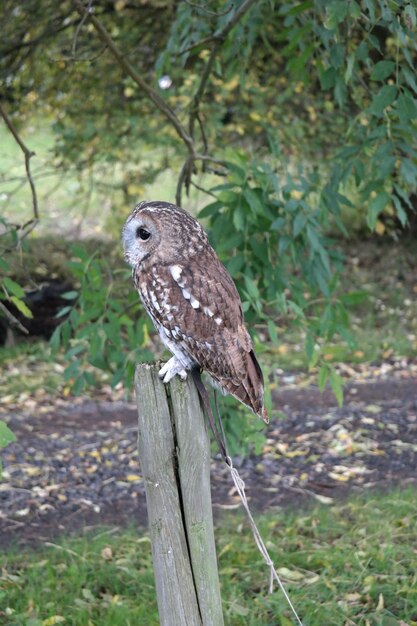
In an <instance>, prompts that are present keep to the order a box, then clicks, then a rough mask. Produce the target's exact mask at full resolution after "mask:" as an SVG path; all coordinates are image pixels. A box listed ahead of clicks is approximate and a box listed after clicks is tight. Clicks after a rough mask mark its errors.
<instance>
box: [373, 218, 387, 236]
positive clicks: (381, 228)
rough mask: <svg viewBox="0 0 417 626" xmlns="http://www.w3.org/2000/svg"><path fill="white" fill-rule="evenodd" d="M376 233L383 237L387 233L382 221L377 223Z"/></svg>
mask: <svg viewBox="0 0 417 626" xmlns="http://www.w3.org/2000/svg"><path fill="white" fill-rule="evenodd" d="M375 232H376V233H377V235H383V234H384V233H385V224H383V223H382V222H381V220H377V221H376V224H375Z"/></svg>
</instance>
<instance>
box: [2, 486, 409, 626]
mask: <svg viewBox="0 0 417 626" xmlns="http://www.w3.org/2000/svg"><path fill="white" fill-rule="evenodd" d="M257 517H258V516H257ZM259 527H260V529H261V532H262V535H263V537H264V539H265V540H266V543H267V546H268V549H269V551H270V553H271V556H272V558H273V560H274V563H275V566H276V567H277V569H278V571H279V572H280V573H281V575H282V578H283V580H284V583H285V585H286V588H287V590H288V592H289V593H290V596H291V599H292V601H293V603H294V605H295V606H296V609H297V611H298V612H299V614H300V616H301V617H302V620H303V623H304V625H305V626H324V625H326V626H327V625H332V626H342V625H346V626H395V625H396V626H400V625H401V620H403V622H402V626H404V623H405V624H407V625H409V626H414V625H415V624H417V554H416V543H415V539H416V536H417V503H416V498H415V491H413V490H411V489H410V490H405V491H395V492H392V493H387V494H385V495H378V496H376V495H374V494H367V496H362V497H361V498H357V499H353V500H350V501H348V502H346V503H342V504H338V505H335V506H331V507H328V506H326V505H318V506H315V507H314V508H312V509H308V510H305V511H298V512H279V513H276V514H272V513H270V514H268V515H263V516H261V517H260V518H259ZM216 540H217V551H218V557H219V570H220V580H221V586H222V598H223V609H224V615H225V623H226V625H227V626H243V625H245V626H255V625H256V626H289V625H290V624H292V623H293V622H292V621H291V618H290V613H289V610H288V606H287V605H286V602H285V600H284V598H283V596H282V593H281V592H280V591H279V590H277V589H276V590H275V591H274V593H273V594H272V595H268V593H267V587H268V572H267V568H266V567H265V566H264V564H263V562H262V560H261V558H260V556H259V553H258V552H257V549H256V547H255V545H254V541H253V538H252V535H251V533H250V531H249V530H248V526H247V524H246V520H245V519H244V518H243V517H242V516H241V515H239V514H236V513H227V514H223V515H222V517H221V519H220V520H218V521H217V525H216ZM0 567H1V568H2V569H1V571H2V574H1V576H0V624H4V625H6V624H7V626H41V625H42V626H50V625H52V624H55V623H59V622H58V621H53V619H52V618H53V617H54V616H63V617H65V622H63V623H66V624H71V626H88V625H94V626H119V625H120V626H122V625H123V626H129V625H132V626H133V625H135V626H156V625H157V624H158V619H157V611H156V599H155V589H154V582H153V571H152V559H151V548H150V543H149V539H148V537H147V535H146V534H143V535H141V536H137V535H136V534H135V533H134V532H132V531H119V530H117V531H111V532H104V533H98V534H91V533H89V534H88V536H84V537H74V538H69V539H68V538H67V539H65V540H62V541H56V542H55V543H54V544H53V545H46V546H44V547H42V548H40V549H39V550H36V551H27V550H26V551H20V550H18V549H14V550H11V551H8V552H7V553H6V554H3V555H2V556H0ZM48 620H50V621H48Z"/></svg>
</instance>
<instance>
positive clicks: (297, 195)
mask: <svg viewBox="0 0 417 626" xmlns="http://www.w3.org/2000/svg"><path fill="white" fill-rule="evenodd" d="M290 196H291V198H292V199H293V200H301V198H302V197H303V192H302V191H300V190H299V189H293V190H292V191H291V193H290Z"/></svg>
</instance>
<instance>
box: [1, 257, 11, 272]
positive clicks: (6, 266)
mask: <svg viewBox="0 0 417 626" xmlns="http://www.w3.org/2000/svg"><path fill="white" fill-rule="evenodd" d="M9 269H10V265H9V264H8V263H7V261H5V260H4V259H1V258H0V270H1V271H2V272H8V271H9Z"/></svg>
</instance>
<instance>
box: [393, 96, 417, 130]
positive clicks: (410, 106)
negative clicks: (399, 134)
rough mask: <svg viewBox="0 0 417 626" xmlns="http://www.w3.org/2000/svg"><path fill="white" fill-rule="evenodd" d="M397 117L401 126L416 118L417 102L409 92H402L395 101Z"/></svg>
mask: <svg viewBox="0 0 417 626" xmlns="http://www.w3.org/2000/svg"><path fill="white" fill-rule="evenodd" d="M397 111H398V116H399V118H400V121H401V123H402V124H404V125H406V124H409V123H410V122H411V121H412V120H415V119H416V118H417V102H416V101H415V99H414V98H413V97H412V95H411V94H410V92H409V91H404V92H403V93H402V94H400V95H399V96H398V100H397Z"/></svg>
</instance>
